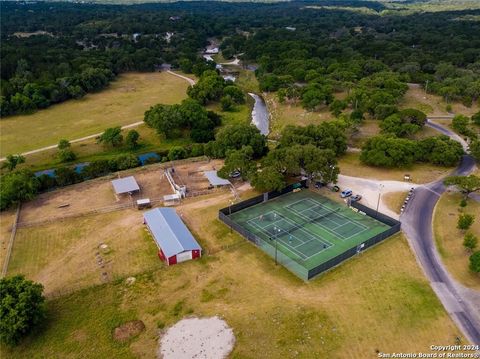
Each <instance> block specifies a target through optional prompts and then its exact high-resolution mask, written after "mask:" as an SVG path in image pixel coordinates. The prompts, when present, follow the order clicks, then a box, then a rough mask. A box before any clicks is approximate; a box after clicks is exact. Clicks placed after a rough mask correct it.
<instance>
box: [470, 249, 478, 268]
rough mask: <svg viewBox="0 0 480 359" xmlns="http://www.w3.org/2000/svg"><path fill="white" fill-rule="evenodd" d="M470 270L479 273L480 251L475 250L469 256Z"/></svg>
mask: <svg viewBox="0 0 480 359" xmlns="http://www.w3.org/2000/svg"><path fill="white" fill-rule="evenodd" d="M469 268H470V270H471V271H472V272H475V273H480V251H476V252H475V253H473V254H472V255H471V256H470V266H469Z"/></svg>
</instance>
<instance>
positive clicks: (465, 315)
mask: <svg viewBox="0 0 480 359" xmlns="http://www.w3.org/2000/svg"><path fill="white" fill-rule="evenodd" d="M428 125H429V126H431V127H434V128H436V129H437V130H440V131H441V132H442V133H444V134H446V135H448V136H450V137H452V138H454V139H457V138H458V136H457V135H456V134H454V133H452V132H451V131H449V130H448V129H446V128H444V127H442V126H439V125H437V124H433V126H432V124H428ZM459 142H462V144H464V141H463V140H461V139H460V141H459ZM474 168H475V160H474V159H473V158H472V157H471V156H470V155H465V156H463V158H462V161H461V163H460V165H459V167H458V168H457V170H456V171H455V174H458V175H466V174H468V173H470V172H471V171H472V170H473V169H474ZM445 189H446V188H445V186H444V185H443V183H442V181H441V180H440V181H436V182H432V183H430V184H427V185H425V186H421V187H418V188H417V189H416V190H415V194H414V196H413V198H412V199H411V200H410V202H409V204H408V206H407V208H406V210H405V212H404V214H403V215H402V216H401V218H400V219H401V222H402V229H403V231H404V232H405V234H406V235H407V238H408V240H409V242H410V245H411V246H412V248H413V250H414V252H415V255H416V257H417V260H418V262H419V263H420V265H421V267H422V269H423V270H424V272H425V274H426V275H427V277H428V279H429V280H430V282H431V285H432V288H433V290H434V291H435V293H436V294H437V296H438V297H439V299H440V301H441V302H442V304H443V305H444V306H445V308H446V310H447V312H448V313H449V314H450V316H451V317H452V319H453V320H454V321H455V322H456V323H457V325H458V326H459V327H460V329H461V330H462V332H463V333H464V335H465V336H466V337H467V338H468V339H469V340H470V341H471V342H472V343H475V344H478V345H480V304H479V303H480V293H478V292H476V291H472V290H470V289H468V288H465V287H463V286H462V285H460V284H459V283H457V282H456V281H455V280H454V279H453V278H452V276H451V275H450V273H448V271H447V270H446V268H445V267H444V265H443V263H442V261H441V259H440V256H439V254H438V252H437V248H436V246H435V243H434V239H433V233H432V219H433V211H434V209H435V205H436V203H437V201H438V199H439V198H440V195H441V194H442V193H443V192H445Z"/></svg>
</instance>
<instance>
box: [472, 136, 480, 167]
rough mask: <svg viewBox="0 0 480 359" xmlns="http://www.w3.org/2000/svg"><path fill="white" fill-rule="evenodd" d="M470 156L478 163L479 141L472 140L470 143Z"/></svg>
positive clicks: (479, 153)
mask: <svg viewBox="0 0 480 359" xmlns="http://www.w3.org/2000/svg"><path fill="white" fill-rule="evenodd" d="M470 154H471V155H472V156H473V157H474V158H475V159H476V160H477V162H480V140H474V141H472V142H471V143H470Z"/></svg>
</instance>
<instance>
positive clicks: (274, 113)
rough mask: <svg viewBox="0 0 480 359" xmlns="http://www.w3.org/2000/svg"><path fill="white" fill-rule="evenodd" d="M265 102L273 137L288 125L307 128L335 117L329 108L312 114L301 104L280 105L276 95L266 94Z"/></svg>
mask: <svg viewBox="0 0 480 359" xmlns="http://www.w3.org/2000/svg"><path fill="white" fill-rule="evenodd" d="M264 98H265V102H266V103H267V106H268V109H269V111H270V114H271V123H270V131H271V136H273V137H275V136H279V134H280V132H281V131H282V130H283V128H284V127H285V126H287V125H295V126H307V125H318V124H320V123H321V122H322V121H326V120H332V119H334V118H335V117H334V116H333V115H332V114H331V113H330V111H329V110H328V107H325V108H323V109H322V110H320V111H315V112H310V111H306V110H305V109H303V108H302V106H301V104H300V103H298V104H296V105H295V104H288V103H280V102H279V101H278V97H277V95H276V93H268V94H264Z"/></svg>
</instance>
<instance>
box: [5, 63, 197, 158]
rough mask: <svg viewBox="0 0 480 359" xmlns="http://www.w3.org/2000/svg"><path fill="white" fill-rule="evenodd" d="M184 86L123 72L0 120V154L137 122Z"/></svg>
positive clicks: (166, 77)
mask: <svg viewBox="0 0 480 359" xmlns="http://www.w3.org/2000/svg"><path fill="white" fill-rule="evenodd" d="M187 87H188V82H187V81H185V80H184V79H181V78H179V77H177V76H173V75H171V74H169V73H166V72H161V73H159V72H152V73H126V74H122V75H119V76H118V78H117V80H115V81H114V82H112V83H111V84H110V86H109V87H108V88H107V89H105V90H103V91H100V92H98V93H94V94H88V95H86V96H85V97H84V98H82V99H80V100H69V101H66V102H64V103H61V104H58V105H54V106H52V107H50V108H48V109H45V110H41V111H38V112H35V113H33V114H31V115H22V116H11V117H7V118H4V119H2V120H1V121H0V133H1V136H0V156H2V157H3V156H5V155H7V154H11V153H21V152H26V151H29V150H35V149H37V148H41V147H45V146H49V145H54V144H56V143H58V141H59V140H60V139H62V138H66V139H68V140H73V139H76V138H82V137H85V136H88V135H93V134H95V133H99V132H102V131H103V130H105V129H106V128H108V127H112V126H123V125H128V124H131V123H134V122H138V121H142V120H143V115H144V113H145V111H146V110H148V109H149V108H150V106H152V105H155V104H157V103H162V104H174V103H179V102H180V101H181V100H183V99H184V98H186V90H187Z"/></svg>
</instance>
